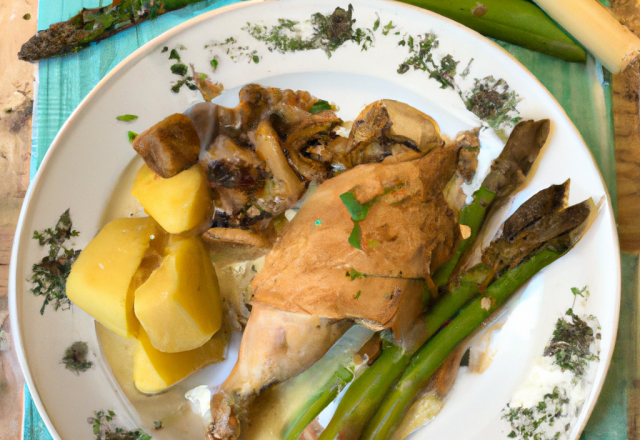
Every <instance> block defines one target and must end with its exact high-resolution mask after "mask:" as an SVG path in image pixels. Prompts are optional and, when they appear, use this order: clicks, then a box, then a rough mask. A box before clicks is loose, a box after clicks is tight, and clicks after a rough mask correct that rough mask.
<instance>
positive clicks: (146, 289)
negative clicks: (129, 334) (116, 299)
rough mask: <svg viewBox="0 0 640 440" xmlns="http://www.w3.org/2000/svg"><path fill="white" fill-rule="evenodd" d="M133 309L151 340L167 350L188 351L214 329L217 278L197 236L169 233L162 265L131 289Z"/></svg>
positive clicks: (218, 310) (218, 307)
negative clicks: (133, 299)
mask: <svg viewBox="0 0 640 440" xmlns="http://www.w3.org/2000/svg"><path fill="white" fill-rule="evenodd" d="M134 307H135V313H136V316H137V317H138V320H139V321H140V324H141V325H142V327H144V330H145V331H146V332H147V334H148V335H149V339H150V341H151V344H152V345H153V346H154V347H155V348H156V349H158V350H160V351H163V352H166V353H176V352H180V351H187V350H193V349H195V348H198V347H200V346H201V345H203V344H204V343H205V342H207V341H208V340H209V339H211V336H213V334H214V333H215V332H216V331H218V329H219V328H220V324H221V321H222V303H221V301H220V292H219V290H218V279H217V277H216V273H215V270H214V268H213V264H212V263H211V260H210V259H209V255H208V253H207V251H206V250H205V248H204V245H203V244H202V241H201V240H200V239H199V238H196V237H192V238H179V237H171V239H170V240H169V244H168V246H167V249H166V256H165V257H164V259H163V260H162V264H161V265H160V267H159V268H158V269H156V270H155V271H154V272H153V273H152V274H151V276H149V278H148V279H147V281H146V282H145V283H144V284H142V285H141V286H140V287H139V288H138V290H136V293H135V305H134Z"/></svg>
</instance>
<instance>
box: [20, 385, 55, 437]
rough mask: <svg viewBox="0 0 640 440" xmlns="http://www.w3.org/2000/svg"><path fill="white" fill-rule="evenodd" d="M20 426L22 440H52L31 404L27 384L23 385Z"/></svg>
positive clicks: (31, 400) (36, 410)
mask: <svg viewBox="0 0 640 440" xmlns="http://www.w3.org/2000/svg"><path fill="white" fill-rule="evenodd" d="M22 426H23V436H22V438H23V439H24V440H53V438H52V437H51V434H49V431H48V430H47V427H46V426H45V425H44V422H43V421H42V418H41V417H40V414H39V413H38V409H37V408H36V406H35V404H34V403H33V399H32V398H31V393H30V392H29V387H27V384H25V385H24V415H23V424H22Z"/></svg>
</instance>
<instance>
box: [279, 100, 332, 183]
mask: <svg viewBox="0 0 640 440" xmlns="http://www.w3.org/2000/svg"><path fill="white" fill-rule="evenodd" d="M271 122H272V124H273V128H274V129H275V131H276V132H277V133H278V135H279V136H280V137H281V138H282V139H284V142H283V148H284V151H285V154H286V155H287V158H288V159H289V163H290V164H291V166H292V167H293V169H294V170H295V171H296V172H297V173H298V174H299V175H300V176H302V177H303V178H304V179H305V180H317V181H323V180H325V179H326V178H327V177H329V175H330V171H331V166H330V163H329V162H327V163H322V162H318V161H317V160H314V159H312V158H311V156H312V155H313V154H314V151H309V149H315V148H318V146H322V147H323V148H325V147H326V146H327V145H328V144H329V142H330V141H331V140H332V137H333V136H332V133H333V130H334V129H335V128H336V127H337V126H338V125H339V124H340V123H341V122H342V120H341V119H340V118H338V117H337V116H336V114H335V113H334V112H333V111H331V110H324V111H321V112H318V113H316V114H314V115H312V114H311V113H309V112H306V111H304V110H301V109H299V108H297V107H293V106H290V105H288V104H284V103H281V104H279V105H277V106H276V107H275V108H274V111H273V113H272V115H271ZM316 156H317V154H316ZM324 157H325V158H328V159H329V160H330V159H331V156H327V155H325V156H324Z"/></svg>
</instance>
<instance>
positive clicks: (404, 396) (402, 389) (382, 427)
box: [360, 199, 597, 440]
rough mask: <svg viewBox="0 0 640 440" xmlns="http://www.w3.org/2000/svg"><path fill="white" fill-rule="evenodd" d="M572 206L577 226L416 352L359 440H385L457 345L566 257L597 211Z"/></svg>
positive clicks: (585, 204)
mask: <svg viewBox="0 0 640 440" xmlns="http://www.w3.org/2000/svg"><path fill="white" fill-rule="evenodd" d="M576 206H578V207H579V208H577V209H578V210H580V211H581V212H582V213H583V220H582V222H580V225H579V226H577V227H575V228H574V229H573V230H572V231H571V232H567V233H566V234H564V235H561V236H559V237H557V238H554V239H553V240H551V241H549V242H548V243H547V244H545V245H544V246H542V247H541V248H540V249H538V250H537V251H536V252H535V253H534V254H533V255H532V256H531V257H530V258H529V259H528V260H527V261H525V262H523V263H521V264H520V265H518V266H516V267H515V268H513V269H510V270H508V271H507V272H506V273H505V274H504V275H503V276H501V277H500V278H498V279H497V280H496V281H495V282H494V283H493V284H491V285H490V286H489V287H488V288H487V290H486V293H485V295H483V296H481V297H478V298H477V299H475V300H474V301H473V302H471V303H470V304H469V305H468V306H467V307H465V308H464V309H463V310H462V311H461V312H460V314H459V315H458V316H457V317H456V318H454V319H453V320H452V321H451V322H450V323H449V325H447V326H446V327H445V328H444V329H442V330H441V331H440V332H439V333H438V334H437V335H435V336H434V337H433V338H432V339H430V340H429V341H428V342H427V343H426V344H425V345H423V346H422V347H421V348H420V350H418V351H417V352H416V354H415V355H414V356H413V357H412V359H411V362H410V364H409V366H408V367H407V369H406V371H405V372H404V374H403V375H402V377H401V378H400V380H399V381H398V383H397V384H396V385H394V386H393V388H392V389H391V390H390V391H389V393H388V394H387V396H386V397H385V399H384V401H383V402H382V405H381V406H380V408H378V411H377V412H376V414H375V415H374V416H373V418H372V419H371V421H370V422H369V424H368V425H367V427H366V429H365V430H364V432H363V434H362V436H361V437H360V438H361V439H362V440H374V439H375V440H383V439H387V438H389V435H390V434H391V433H392V432H393V429H394V428H395V426H396V424H397V423H398V422H399V420H400V418H401V417H402V415H403V413H404V411H405V409H406V408H408V405H409V403H410V402H411V401H412V400H413V398H414V397H415V395H416V394H417V392H418V391H419V390H420V389H421V388H422V387H423V386H424V385H425V384H426V383H427V381H428V380H429V378H430V377H431V376H432V375H433V373H434V372H435V371H436V370H437V369H438V367H439V366H440V365H441V364H442V362H444V360H445V359H446V358H447V356H448V355H449V354H450V353H451V352H452V351H453V350H454V349H455V347H456V346H457V345H458V343H460V341H462V340H463V339H464V338H466V337H467V336H468V335H470V334H471V333H472V332H473V331H474V330H475V329H476V328H477V327H478V326H480V325H481V324H482V322H483V321H484V320H485V319H487V318H488V317H489V315H490V314H491V313H493V312H494V311H495V310H496V309H497V308H498V307H500V305H502V304H503V303H504V301H506V300H507V299H508V298H509V296H510V295H511V294H512V293H513V292H515V291H516V290H517V289H518V288H519V287H520V286H522V285H523V284H524V283H525V282H526V281H527V280H529V279H530V278H531V277H532V276H533V275H535V274H536V273H538V272H539V271H540V270H542V269H543V268H544V267H546V266H548V265H549V264H551V263H553V262H554V261H556V260H557V259H558V258H560V257H561V256H563V255H564V254H566V253H567V252H568V251H569V250H570V249H571V248H572V247H573V246H574V245H575V243H577V242H578V241H579V240H580V238H582V236H583V235H584V233H585V232H586V230H587V229H588V228H589V226H590V225H591V223H592V222H593V219H594V218H595V216H596V214H597V208H596V206H595V204H594V203H593V200H591V199H588V200H586V201H584V202H582V203H581V204H579V205H576ZM572 208H573V207H572Z"/></svg>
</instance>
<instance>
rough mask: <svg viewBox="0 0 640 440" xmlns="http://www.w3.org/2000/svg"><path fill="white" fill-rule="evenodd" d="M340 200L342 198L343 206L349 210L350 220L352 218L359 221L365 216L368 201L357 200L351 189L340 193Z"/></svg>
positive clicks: (367, 211) (367, 209) (368, 205)
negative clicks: (363, 202)
mask: <svg viewBox="0 0 640 440" xmlns="http://www.w3.org/2000/svg"><path fill="white" fill-rule="evenodd" d="M340 200H342V203H343V204H344V206H345V208H347V211H349V214H351V220H353V221H354V222H361V221H362V220H364V219H366V218H367V214H368V213H369V207H370V206H371V205H370V204H369V203H370V202H367V203H365V204H362V203H360V202H358V199H357V198H356V196H355V194H353V192H351V191H347V192H346V193H344V194H340Z"/></svg>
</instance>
